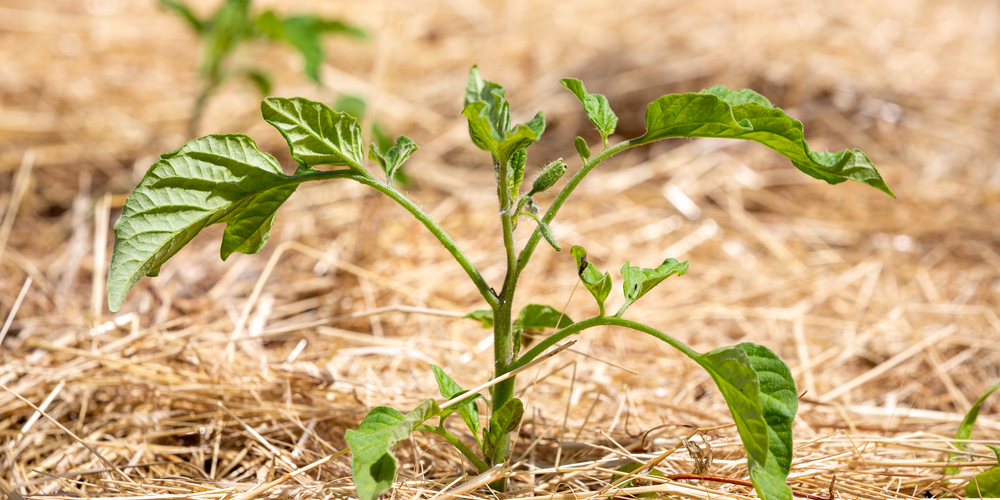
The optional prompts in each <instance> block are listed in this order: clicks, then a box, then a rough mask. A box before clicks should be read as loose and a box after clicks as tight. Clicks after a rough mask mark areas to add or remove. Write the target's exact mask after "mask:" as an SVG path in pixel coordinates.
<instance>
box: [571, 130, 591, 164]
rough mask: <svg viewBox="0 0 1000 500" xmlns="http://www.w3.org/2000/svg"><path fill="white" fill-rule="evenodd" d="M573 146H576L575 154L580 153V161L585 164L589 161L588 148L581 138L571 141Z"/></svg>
mask: <svg viewBox="0 0 1000 500" xmlns="http://www.w3.org/2000/svg"><path fill="white" fill-rule="evenodd" d="M573 145H574V146H576V152H577V153H580V159H581V160H583V162H584V163H586V162H587V160H589V159H590V148H589V147H587V141H586V140H584V139H583V137H580V136H577V137H576V139H574V140H573Z"/></svg>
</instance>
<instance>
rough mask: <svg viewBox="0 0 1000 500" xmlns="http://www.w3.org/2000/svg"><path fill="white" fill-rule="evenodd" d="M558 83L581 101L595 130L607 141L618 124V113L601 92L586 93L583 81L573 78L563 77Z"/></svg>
mask: <svg viewBox="0 0 1000 500" xmlns="http://www.w3.org/2000/svg"><path fill="white" fill-rule="evenodd" d="M559 83H562V85H563V87H566V88H567V89H569V91H570V92H572V93H573V94H574V95H576V98H577V99H579V100H580V102H582V103H583V111H584V112H586V113H587V117H588V118H590V121H591V122H593V124H594V126H596V127H597V131H598V132H600V133H601V137H602V138H603V139H604V140H605V141H607V139H608V136H609V135H611V134H613V133H615V127H616V126H618V115H616V114H615V112H614V111H612V110H611V106H610V105H609V104H608V98H607V97H604V96H603V95H601V94H590V93H588V92H587V88H586V87H584V86H583V82H581V81H580V80H577V79H575V78H563V79H562V80H559ZM581 156H582V153H581ZM587 156H589V155H587Z"/></svg>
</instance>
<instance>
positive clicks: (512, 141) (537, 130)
mask: <svg viewBox="0 0 1000 500" xmlns="http://www.w3.org/2000/svg"><path fill="white" fill-rule="evenodd" d="M503 96H504V88H503V87H502V86H500V85H498V84H496V83H494V82H491V81H488V80H484V79H483V78H482V77H481V76H480V75H479V68H477V67H476V66H473V67H472V69H471V70H469V79H468V81H467V82H466V85H465V109H463V110H462V114H463V115H465V117H466V118H468V120H469V136H470V137H471V138H472V142H473V143H474V144H475V145H476V146H477V147H479V148H480V149H483V150H486V151H489V152H491V153H493V156H495V157H496V158H497V160H498V161H499V162H500V163H501V164H502V165H506V164H507V163H508V162H509V161H510V160H511V158H512V157H513V155H514V154H515V153H516V152H517V151H518V150H520V149H523V148H526V147H528V146H529V145H530V144H531V143H532V142H534V141H537V140H538V139H539V138H540V137H541V136H542V132H544V131H545V116H544V115H543V114H542V112H541V111H539V112H538V114H536V115H535V117H534V118H532V119H531V120H530V121H528V122H526V123H523V124H519V125H516V126H514V127H513V128H510V106H509V104H507V102H506V101H504V100H503Z"/></svg>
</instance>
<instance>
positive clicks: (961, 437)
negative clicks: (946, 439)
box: [945, 382, 1000, 474]
mask: <svg viewBox="0 0 1000 500" xmlns="http://www.w3.org/2000/svg"><path fill="white" fill-rule="evenodd" d="M998 389H1000V382H997V383H996V385H994V386H993V387H991V388H990V389H989V390H988V391H986V392H985V393H984V394H983V395H982V396H980V397H979V399H977V400H976V402H975V404H973V405H972V408H969V411H968V413H966V414H965V418H963V419H962V423H961V424H960V425H959V426H958V432H956V433H955V440H956V441H955V443H954V444H955V447H956V448H958V449H960V450H968V449H969V448H968V446H967V445H966V443H964V442H963V441H967V440H968V439H969V438H971V437H972V429H973V428H975V426H976V419H977V418H979V411H980V410H982V408H983V403H985V402H986V398H988V397H990V396H992V395H993V393H994V392H997V390H998ZM956 456H957V455H954V454H952V455H949V456H948V460H952V459H953V458H955V457H956ZM958 471H959V467H949V468H947V469H946V470H945V474H955V473H957V472H958Z"/></svg>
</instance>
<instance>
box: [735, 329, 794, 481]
mask: <svg viewBox="0 0 1000 500" xmlns="http://www.w3.org/2000/svg"><path fill="white" fill-rule="evenodd" d="M738 347H739V348H740V349H742V350H743V352H745V353H746V355H747V357H748V358H749V360H750V366H751V368H753V370H754V371H755V372H757V379H758V382H759V386H760V406H761V412H762V414H763V416H764V421H765V422H767V437H768V448H767V460H766V461H765V462H764V463H759V462H755V461H751V462H750V480H751V482H753V484H754V487H755V488H756V489H757V491H767V492H770V498H777V499H783V500H791V499H792V490H791V489H790V488H789V487H788V485H787V484H786V483H785V478H786V477H788V471H789V469H791V466H792V450H793V447H792V420H794V419H795V413H796V412H797V411H798V409H799V398H798V394H797V393H796V390H795V379H794V378H792V372H791V370H789V369H788V366H787V365H785V363H784V362H783V361H781V358H779V357H778V356H777V355H776V354H774V352H772V351H771V350H770V349H768V348H766V347H764V346H760V345H756V344H752V343H750V342H744V343H742V344H740V345H739V346H738ZM740 436H741V437H743V435H742V434H740ZM743 442H744V443H746V438H745V437H743ZM747 455H748V456H749V453H748V454H747Z"/></svg>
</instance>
